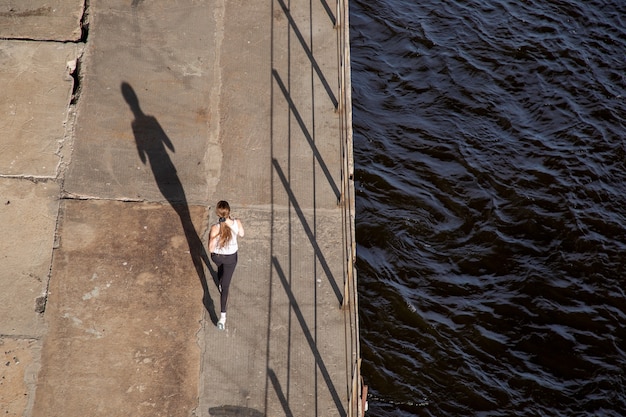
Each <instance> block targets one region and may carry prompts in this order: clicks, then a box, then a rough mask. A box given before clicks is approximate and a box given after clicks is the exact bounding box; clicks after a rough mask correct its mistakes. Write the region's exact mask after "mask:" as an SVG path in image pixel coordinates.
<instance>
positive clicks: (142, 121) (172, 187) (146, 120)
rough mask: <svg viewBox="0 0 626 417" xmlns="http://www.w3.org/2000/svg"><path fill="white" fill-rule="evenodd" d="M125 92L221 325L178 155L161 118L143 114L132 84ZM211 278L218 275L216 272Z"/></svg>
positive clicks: (146, 156) (139, 138)
mask: <svg viewBox="0 0 626 417" xmlns="http://www.w3.org/2000/svg"><path fill="white" fill-rule="evenodd" d="M121 90H122V96H123V97H124V100H126V103H128V106H129V107H130V109H131V111H132V112H133V116H134V120H133V121H132V122H131V127H132V130H133V134H134V136H135V144H136V145H137V152H138V154H139V159H141V162H142V163H143V164H149V165H150V169H151V170H152V174H153V175H154V180H155V182H156V184H157V186H158V188H159V190H160V191H161V194H162V195H163V197H164V198H165V199H166V200H167V202H168V203H169V204H170V205H171V206H172V208H173V209H174V211H176V214H177V215H178V217H179V218H180V222H181V225H182V228H183V232H184V233H185V238H186V239H187V244H188V245H189V253H190V255H191V260H192V262H193V265H194V268H195V270H196V273H197V275H198V279H199V280H200V285H201V286H202V290H203V297H202V302H203V304H204V307H205V308H206V310H207V312H208V313H209V316H210V317H211V320H212V321H213V323H217V314H216V312H215V305H214V302H213V299H212V298H211V295H210V294H209V288H208V285H207V280H206V274H205V272H204V266H203V265H206V266H207V267H208V268H209V270H212V267H211V265H210V262H209V257H208V255H207V253H206V249H205V248H204V245H203V244H202V240H201V239H200V237H199V236H198V233H197V232H196V228H195V226H194V224H193V221H192V219H191V213H190V211H189V204H188V203H187V198H186V196H185V190H184V188H183V184H182V183H181V181H180V178H179V177H178V173H177V171H176V167H175V166H174V163H173V162H172V159H171V158H170V156H169V153H168V150H169V151H171V152H175V149H174V144H173V143H172V141H171V140H170V138H169V137H168V136H167V134H166V133H165V131H164V130H163V128H162V127H161V125H160V124H159V122H158V121H157V119H156V118H155V117H154V116H150V115H146V114H145V113H144V112H143V111H142V109H141V107H140V105H139V99H138V98H137V94H136V93H135V91H134V89H133V88H132V87H131V86H130V84H128V83H126V82H123V83H122V84H121ZM211 275H215V274H214V273H213V271H212V272H211Z"/></svg>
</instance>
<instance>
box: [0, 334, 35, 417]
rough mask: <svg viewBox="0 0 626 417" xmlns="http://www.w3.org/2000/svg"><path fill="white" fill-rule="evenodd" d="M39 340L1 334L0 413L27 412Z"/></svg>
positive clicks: (18, 415) (13, 415)
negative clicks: (13, 337) (15, 337)
mask: <svg viewBox="0 0 626 417" xmlns="http://www.w3.org/2000/svg"><path fill="white" fill-rule="evenodd" d="M39 354H40V341H38V340H35V339H12V338H9V337H0V414H2V415H3V416H9V417H22V416H28V415H29V407H30V406H31V405H32V404H31V401H32V398H33V397H34V395H33V394H34V393H35V381H36V375H37V371H38V370H39V367H38V359H39Z"/></svg>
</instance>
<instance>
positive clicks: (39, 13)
mask: <svg viewBox="0 0 626 417" xmlns="http://www.w3.org/2000/svg"><path fill="white" fill-rule="evenodd" d="M84 5H85V1H84V0H20V1H8V2H7V1H4V2H2V3H1V4H0V37H2V38H8V39H33V40H56V41H76V40H78V39H80V37H81V26H80V22H81V19H82V16H83V9H84Z"/></svg>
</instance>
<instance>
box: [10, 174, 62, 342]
mask: <svg viewBox="0 0 626 417" xmlns="http://www.w3.org/2000/svg"><path fill="white" fill-rule="evenodd" d="M59 193H60V191H59V186H58V184H57V183H55V182H52V181H43V182H31V181H29V180H18V179H8V178H0V198H1V199H2V200H0V236H2V239H0V288H2V290H1V291H0V317H1V319H0V335H5V336H6V335H9V336H23V337H39V336H41V335H42V333H43V327H42V325H43V323H42V318H41V316H40V314H39V312H41V309H42V308H43V305H44V299H45V294H46V290H47V286H48V276H49V273H50V262H51V259H52V247H53V245H54V234H55V229H56V219H57V213H58V210H59ZM38 311H39V312H38Z"/></svg>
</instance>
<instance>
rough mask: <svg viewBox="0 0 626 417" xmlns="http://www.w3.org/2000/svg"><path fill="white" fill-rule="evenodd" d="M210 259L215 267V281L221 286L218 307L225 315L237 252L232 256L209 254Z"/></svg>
mask: <svg viewBox="0 0 626 417" xmlns="http://www.w3.org/2000/svg"><path fill="white" fill-rule="evenodd" d="M211 259H212V260H213V262H215V265H217V280H218V281H219V283H220V285H221V286H222V294H221V296H220V306H221V308H222V313H226V303H227V302H228V288H229V287H230V281H231V280H232V279H233V272H235V267H236V266H237V252H235V253H233V254H232V255H220V254H217V253H212V254H211Z"/></svg>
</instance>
